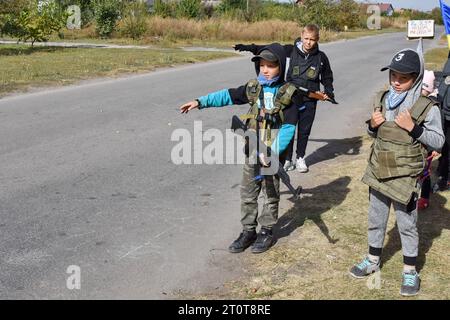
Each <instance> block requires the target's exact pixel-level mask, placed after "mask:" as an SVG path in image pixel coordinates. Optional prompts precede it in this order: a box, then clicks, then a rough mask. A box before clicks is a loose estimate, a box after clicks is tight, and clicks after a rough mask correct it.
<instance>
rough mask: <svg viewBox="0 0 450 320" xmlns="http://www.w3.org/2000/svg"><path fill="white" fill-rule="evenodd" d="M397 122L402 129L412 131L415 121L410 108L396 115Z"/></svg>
mask: <svg viewBox="0 0 450 320" xmlns="http://www.w3.org/2000/svg"><path fill="white" fill-rule="evenodd" d="M395 123H396V124H397V125H398V126H399V127H400V128H402V129H405V130H406V131H408V132H411V131H412V130H413V129H414V122H413V120H412V118H411V114H410V113H409V111H408V110H405V111H402V112H400V113H399V114H398V116H396V117H395Z"/></svg>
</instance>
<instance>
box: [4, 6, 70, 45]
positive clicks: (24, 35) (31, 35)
mask: <svg viewBox="0 0 450 320" xmlns="http://www.w3.org/2000/svg"><path fill="white" fill-rule="evenodd" d="M4 8H6V7H4ZM18 8H19V7H16V6H9V7H8V10H10V11H9V13H8V17H7V19H6V23H5V25H4V26H3V28H2V33H6V34H9V35H11V36H12V37H15V38H18V40H19V41H20V40H22V41H28V40H31V45H32V46H33V45H34V43H35V42H36V41H47V40H48V37H49V36H50V35H51V34H52V33H53V32H59V31H60V30H61V29H62V28H63V27H64V26H65V23H66V20H67V13H66V12H64V11H63V10H61V8H60V7H59V5H58V4H56V3H55V2H54V1H51V0H48V1H33V0H32V1H21V7H20V11H18V12H17V11H15V10H19V9H18Z"/></svg>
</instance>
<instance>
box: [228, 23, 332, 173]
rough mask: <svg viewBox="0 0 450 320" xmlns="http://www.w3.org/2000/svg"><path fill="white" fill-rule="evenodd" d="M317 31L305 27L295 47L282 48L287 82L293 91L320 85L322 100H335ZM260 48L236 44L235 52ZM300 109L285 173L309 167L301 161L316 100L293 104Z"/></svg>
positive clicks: (312, 88) (315, 26) (258, 48)
mask: <svg viewBox="0 0 450 320" xmlns="http://www.w3.org/2000/svg"><path fill="white" fill-rule="evenodd" d="M318 42H319V27H318V26H317V25H315V24H309V25H307V26H305V27H304V29H303V31H302V35H301V38H298V39H296V40H295V42H294V45H284V49H285V52H286V56H287V57H290V63H289V69H288V72H287V75H286V81H288V82H290V83H292V84H294V85H295V86H296V87H303V88H306V89H308V90H309V91H312V92H317V91H320V84H321V83H322V85H323V87H324V93H325V99H328V98H331V99H334V88H333V72H332V70H331V67H330V62H329V60H328V57H327V56H326V54H325V53H324V52H322V51H320V50H319V45H318ZM262 47H264V46H258V45H255V44H251V45H243V44H237V45H235V46H234V48H235V50H239V51H250V52H252V53H253V54H256V52H258V51H259V50H260V49H261V48H262ZM294 103H295V105H296V106H297V107H298V109H299V113H298V130H297V151H296V153H297V157H296V159H297V160H296V162H295V164H293V162H292V153H293V148H294V139H292V141H291V142H290V144H289V147H288V154H287V157H286V162H285V165H284V168H285V170H286V171H288V170H293V169H295V167H297V170H298V171H299V172H307V171H308V167H307V165H306V163H305V160H304V157H305V153H306V146H307V144H308V138H309V134H310V133H311V128H312V124H313V122H314V118H315V115H316V106H317V100H316V99H314V98H307V97H306V98H303V99H301V100H298V101H294Z"/></svg>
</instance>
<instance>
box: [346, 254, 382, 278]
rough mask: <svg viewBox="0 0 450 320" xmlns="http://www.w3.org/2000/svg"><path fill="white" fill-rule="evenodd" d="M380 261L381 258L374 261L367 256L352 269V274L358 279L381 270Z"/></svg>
mask: <svg viewBox="0 0 450 320" xmlns="http://www.w3.org/2000/svg"><path fill="white" fill-rule="evenodd" d="M380 261H381V260H379V261H378V263H375V262H373V261H370V260H369V257H365V258H364V260H363V261H361V262H360V263H358V264H357V265H354V266H353V267H352V268H351V269H350V274H351V275H352V276H353V277H355V278H358V279H362V278H364V277H367V276H368V275H370V274H372V273H375V272H377V271H379V270H380Z"/></svg>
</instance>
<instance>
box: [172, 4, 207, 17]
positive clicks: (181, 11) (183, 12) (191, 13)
mask: <svg viewBox="0 0 450 320" xmlns="http://www.w3.org/2000/svg"><path fill="white" fill-rule="evenodd" d="M201 7H202V5H201V0H181V1H180V2H179V3H178V5H177V10H176V12H177V16H178V17H182V18H190V19H192V18H197V17H199V16H200V13H201Z"/></svg>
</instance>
